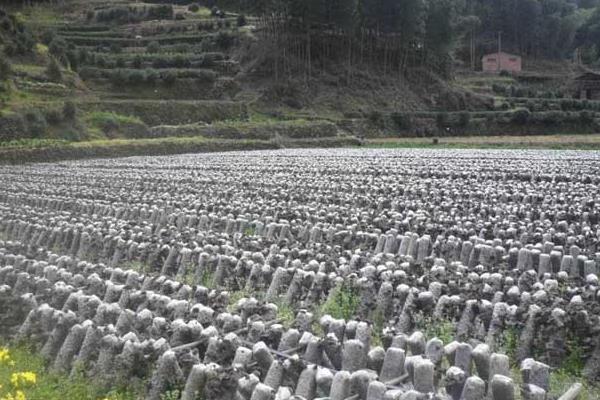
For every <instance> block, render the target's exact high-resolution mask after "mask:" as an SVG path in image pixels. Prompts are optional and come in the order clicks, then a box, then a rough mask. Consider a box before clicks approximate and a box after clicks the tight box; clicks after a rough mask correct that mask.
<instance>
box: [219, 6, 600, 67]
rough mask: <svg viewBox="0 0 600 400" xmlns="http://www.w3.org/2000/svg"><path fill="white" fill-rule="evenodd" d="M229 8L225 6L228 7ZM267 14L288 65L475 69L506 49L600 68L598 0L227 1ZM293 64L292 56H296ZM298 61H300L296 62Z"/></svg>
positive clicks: (271, 32)
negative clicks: (456, 66)
mask: <svg viewBox="0 0 600 400" xmlns="http://www.w3.org/2000/svg"><path fill="white" fill-rule="evenodd" d="M223 3H224V4H223ZM217 4H223V5H224V6H228V7H234V8H237V9H239V10H240V11H242V12H245V13H248V14H256V15H261V16H262V17H261V23H262V27H263V28H264V31H265V32H266V33H267V34H268V35H269V36H271V37H272V39H273V40H274V42H275V43H276V45H275V47H276V48H278V49H282V51H280V52H276V55H277V57H279V59H278V61H279V64H281V67H283V68H293V67H295V65H294V64H293V63H290V62H289V61H288V60H289V57H290V56H294V55H295V56H298V57H300V58H302V59H304V60H305V61H306V63H307V67H308V68H309V69H310V67H311V66H312V64H313V63H315V62H319V61H321V62H323V60H327V61H331V60H335V59H336V58H337V59H338V60H343V61H344V62H345V63H347V65H348V66H352V65H355V64H364V63H365V61H366V62H371V61H374V62H373V63H372V64H376V65H377V66H378V67H379V68H381V69H383V72H391V71H397V70H398V71H405V70H406V68H407V67H411V66H412V67H421V66H427V67H428V68H430V69H434V70H437V71H438V72H441V73H447V72H449V71H450V69H451V66H452V64H453V63H456V62H458V63H462V64H463V65H465V66H467V67H471V68H476V66H477V60H478V59H480V58H481V56H482V55H483V54H486V53H489V52H494V51H497V49H498V46H499V40H501V43H502V50H503V51H507V52H514V53H517V54H520V55H522V56H524V57H527V58H529V59H536V60H538V59H551V60H564V59H570V60H574V61H577V62H581V63H584V64H587V65H590V66H594V65H597V64H598V61H599V52H598V50H599V48H600V2H599V1H598V0H223V1H221V2H217ZM292 59H293V58H292ZM294 62H295V60H294Z"/></svg>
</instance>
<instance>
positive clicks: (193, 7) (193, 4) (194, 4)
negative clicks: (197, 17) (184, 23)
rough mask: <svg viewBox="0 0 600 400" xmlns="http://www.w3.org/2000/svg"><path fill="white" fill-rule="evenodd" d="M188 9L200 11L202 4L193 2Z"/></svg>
mask: <svg viewBox="0 0 600 400" xmlns="http://www.w3.org/2000/svg"><path fill="white" fill-rule="evenodd" d="M188 11H190V12H193V13H195V12H198V11H200V6H199V5H198V4H196V3H192V4H190V5H189V6H188Z"/></svg>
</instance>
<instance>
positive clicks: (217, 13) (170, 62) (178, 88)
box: [0, 0, 600, 161]
mask: <svg viewBox="0 0 600 400" xmlns="http://www.w3.org/2000/svg"><path fill="white" fill-rule="evenodd" d="M156 3H157V4H151V3H140V2H135V3H132V2H130V1H121V0H94V1H81V0H64V1H60V2H57V3H56V4H55V3H52V4H49V3H44V2H43V3H39V4H37V5H33V6H28V7H22V6H6V9H5V10H4V11H2V14H0V19H1V20H2V22H1V23H0V32H1V34H2V36H1V38H2V39H1V42H0V43H2V44H1V46H2V49H3V50H2V52H3V54H4V57H3V61H2V66H1V68H0V81H2V84H1V86H0V143H1V147H2V149H1V150H0V157H2V158H4V159H10V160H13V161H14V160H22V159H23V158H25V159H32V158H33V159H35V158H39V157H50V158H69V157H78V156H81V155H84V156H88V155H90V154H94V149H96V148H98V149H99V150H98V151H99V154H105V152H106V151H108V152H109V153H110V151H112V150H106V151H105V150H101V148H110V149H114V148H115V147H116V146H117V143H124V141H128V140H137V139H146V140H145V141H131V142H127V147H128V148H129V150H128V151H125V152H124V153H123V154H136V153H139V154H146V153H148V152H151V153H152V154H155V153H156V151H157V150H151V148H150V147H148V146H150V144H151V145H152V146H155V147H158V148H159V149H160V148H164V149H165V151H168V152H181V151H185V150H186V148H188V147H181V146H180V145H172V146H164V143H165V138H170V137H186V138H188V139H187V140H186V141H181V140H179V142H185V143H187V144H186V146H189V145H190V143H193V146H192V148H194V149H197V150H211V149H212V148H218V149H221V148H227V146H228V145H229V144H228V143H231V142H230V141H236V140H241V139H243V140H244V141H245V143H246V146H248V147H249V148H278V147H281V146H301V147H307V146H322V145H348V144H352V143H354V144H358V143H359V142H358V141H357V139H356V137H361V138H364V137H381V136H385V137H412V136H418V137H437V136H456V135H483V134H487V135H489V134H494V135H498V134H499V135H501V134H518V135H528V134H560V133H593V132H597V131H599V130H600V129H599V124H598V115H600V114H598V115H597V114H596V113H597V112H598V111H600V103H598V102H593V101H587V100H581V101H580V100H572V99H571V98H570V97H571V92H570V89H569V86H568V82H569V80H570V79H571V78H572V77H573V76H574V75H575V73H576V72H577V71H576V70H575V69H574V68H572V67H569V66H566V67H564V65H567V64H566V63H556V62H554V63H551V65H552V68H548V65H530V66H529V67H530V68H529V70H528V71H527V73H523V74H520V75H516V76H511V75H508V74H506V75H504V74H502V76H495V77H494V76H489V75H481V74H477V73H473V72H472V71H467V70H463V69H461V67H459V66H457V67H456V68H455V71H454V72H453V73H452V74H451V76H447V77H445V78H442V77H441V76H440V75H439V73H438V72H436V71H435V70H434V69H431V68H423V67H417V66H414V67H413V68H409V69H407V70H406V71H405V72H404V73H402V74H398V73H396V72H394V71H392V70H390V71H388V72H387V73H380V71H379V70H378V69H376V68H371V67H369V66H367V67H365V66H364V65H363V64H358V63H348V64H346V63H343V62H337V61H336V59H335V57H333V56H332V57H331V59H325V60H324V61H321V62H320V64H317V63H316V62H314V63H312V64H314V65H310V68H311V69H310V70H309V72H306V71H302V70H300V71H298V70H294V71H292V70H289V65H295V66H298V65H303V60H302V59H300V58H298V59H295V58H294V56H293V55H288V58H289V60H286V61H285V62H284V63H283V64H281V68H282V69H281V70H280V61H277V58H278V57H280V56H279V55H277V54H278V49H277V48H273V46H274V42H273V41H271V40H269V39H268V38H267V37H266V36H265V33H264V29H265V28H264V21H263V20H262V19H259V18H258V17H254V16H252V15H251V14H248V15H246V14H242V13H236V12H233V11H230V10H228V9H225V10H221V9H219V8H218V7H216V6H215V7H214V8H212V9H210V8H208V7H203V6H199V5H197V4H195V3H194V4H189V5H177V4H158V3H159V2H156ZM171 3H177V2H171ZM232 9H235V7H233V8H232ZM284 54H285V52H284ZM274 59H275V61H274ZM273 63H275V64H273ZM273 65H274V66H273ZM286 65H287V66H288V67H286ZM557 66H558V67H557ZM383 67H384V68H385V65H384V66H383ZM286 68H288V69H286ZM296 69H297V68H296ZM461 71H462V72H461ZM117 139H118V140H120V141H119V142H117V141H115V140H117ZM157 139H160V140H162V143H163V144H162V145H161V144H160V142H156V143H153V142H151V141H149V140H157ZM325 139H326V140H325ZM111 141H114V142H111ZM78 142H85V143H86V144H85V145H81V144H77V143H78ZM171 142H173V141H171ZM175 142H177V141H175ZM207 143H212V144H211V145H210V146H209V145H207ZM171 144H172V143H171ZM238 145H239V144H238ZM84 147H85V148H87V149H88V151H87V152H86V153H85V154H84V153H81V150H80V149H81V148H84ZM23 149H26V150H27V152H26V153H24V152H23ZM75 149H78V150H75ZM90 149H91V150H90ZM42 150H43V151H42Z"/></svg>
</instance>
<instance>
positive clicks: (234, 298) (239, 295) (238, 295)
mask: <svg viewBox="0 0 600 400" xmlns="http://www.w3.org/2000/svg"><path fill="white" fill-rule="evenodd" d="M251 295H252V292H251V291H249V290H246V289H239V290H234V291H232V292H230V293H229V305H228V306H227V311H228V312H230V313H231V312H234V311H235V307H236V305H237V303H238V301H240V300H241V299H243V298H245V297H250V296H251Z"/></svg>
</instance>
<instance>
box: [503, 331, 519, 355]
mask: <svg viewBox="0 0 600 400" xmlns="http://www.w3.org/2000/svg"><path fill="white" fill-rule="evenodd" d="M518 345H519V332H518V330H517V328H516V327H514V326H507V327H506V328H505V329H504V331H503V332H502V337H501V338H500V348H501V351H500V352H501V353H503V354H506V355H507V356H508V357H509V359H510V360H511V362H513V363H515V362H517V361H516V360H517V347H518Z"/></svg>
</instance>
